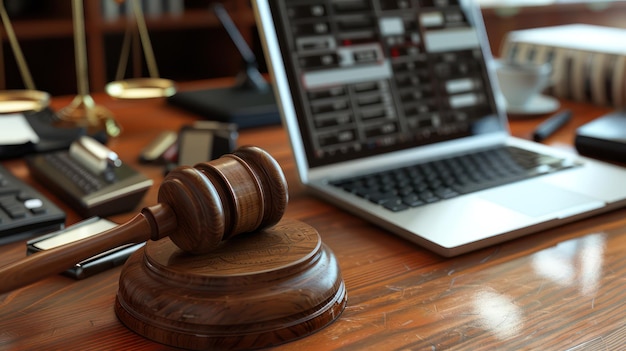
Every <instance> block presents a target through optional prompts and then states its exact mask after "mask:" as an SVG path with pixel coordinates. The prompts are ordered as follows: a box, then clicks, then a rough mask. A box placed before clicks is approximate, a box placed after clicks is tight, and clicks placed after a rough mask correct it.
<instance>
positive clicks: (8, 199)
mask: <svg viewBox="0 0 626 351" xmlns="http://www.w3.org/2000/svg"><path fill="white" fill-rule="evenodd" d="M64 224H65V212H63V210H61V209H60V208H58V207H57V206H56V205H55V204H54V203H52V202H51V201H50V200H48V199H47V198H46V197H45V196H43V195H42V194H41V193H39V192H38V191H37V190H35V189H33V188H32V187H31V186H29V185H28V184H26V183H25V182H24V181H22V180H21V179H19V178H17V177H15V176H14V175H13V174H11V172H9V171H8V170H7V169H6V168H5V167H3V166H2V165H0V244H3V243H6V242H10V241H12V240H11V239H15V240H17V238H20V239H21V238H26V237H29V236H33V235H37V234H43V233H47V232H51V231H54V230H59V229H61V228H63V227H64Z"/></svg>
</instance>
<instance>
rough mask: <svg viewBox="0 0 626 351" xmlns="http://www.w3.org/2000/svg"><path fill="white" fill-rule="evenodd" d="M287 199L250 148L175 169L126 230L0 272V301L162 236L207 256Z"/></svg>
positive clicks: (277, 172) (266, 219) (270, 217)
mask: <svg viewBox="0 0 626 351" xmlns="http://www.w3.org/2000/svg"><path fill="white" fill-rule="evenodd" d="M287 198H288V193H287V182H286V180H285V176H284V174H283V173H282V170H281V168H280V166H279V165H278V163H277V162H276V160H274V159H273V158H272V157H271V156H270V155H269V154H268V153H267V152H265V151H263V150H262V149H260V148H258V147H252V146H246V147H241V148H239V149H237V150H235V151H234V152H233V153H232V154H227V155H224V156H222V157H220V158H218V159H215V160H213V161H210V162H206V163H199V164H197V165H195V166H193V167H189V166H182V167H178V168H176V169H175V170H173V171H171V172H170V173H169V174H168V175H167V176H166V177H165V179H164V180H163V183H162V184H161V187H160V188H159V194H158V201H159V203H158V204H156V205H154V206H150V207H146V208H144V209H143V210H142V211H141V213H139V214H138V215H136V216H135V217H134V218H133V219H131V220H130V221H128V222H127V223H124V224H122V225H119V226H117V227H114V228H112V229H110V230H107V231H104V232H102V233H100V234H97V235H95V236H92V237H90V238H86V239H82V240H78V241H76V242H73V243H70V244H66V245H63V246H59V247H57V248H54V249H51V250H47V251H42V252H38V253H35V254H32V255H30V256H27V257H25V258H24V259H22V260H20V261H18V262H15V263H13V264H9V265H7V266H5V267H2V268H0V282H2V283H0V294H1V293H5V292H9V291H12V290H14V289H17V288H19V287H23V286H26V285H28V284H31V283H34V282H36V281H38V280H40V279H42V278H45V277H47V276H50V275H53V274H57V273H61V272H63V271H64V270H66V269H69V268H70V267H72V266H73V265H75V264H76V263H78V262H80V261H82V260H84V259H87V258H89V257H92V256H94V255H96V254H99V253H102V252H105V251H107V250H110V249H112V248H115V247H118V246H121V245H125V244H132V243H138V242H143V241H146V240H148V239H151V240H159V239H162V238H164V237H167V236H169V237H170V239H171V240H172V242H174V243H175V244H176V245H177V246H178V247H179V248H181V249H182V250H184V251H186V252H189V253H192V254H202V253H206V252H209V251H211V250H213V249H215V248H216V247H217V246H219V245H220V243H221V242H222V241H223V240H226V239H228V238H230V237H232V236H234V235H237V234H240V233H246V232H253V231H255V230H258V229H261V228H265V227H269V226H272V225H274V224H276V223H277V222H278V221H279V220H280V219H281V218H282V216H283V213H284V212H285V208H286V207H287Z"/></svg>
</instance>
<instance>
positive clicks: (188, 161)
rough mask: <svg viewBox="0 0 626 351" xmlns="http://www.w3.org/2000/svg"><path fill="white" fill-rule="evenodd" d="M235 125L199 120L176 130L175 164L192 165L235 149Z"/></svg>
mask: <svg viewBox="0 0 626 351" xmlns="http://www.w3.org/2000/svg"><path fill="white" fill-rule="evenodd" d="M237 135H238V133H237V127H236V126H235V125H234V124H226V123H216V122H211V121H199V122H196V123H194V124H193V125H187V126H183V127H182V128H181V129H180V131H179V132H178V143H177V145H178V155H177V162H176V163H177V164H178V165H180V166H182V165H187V166H193V165H195V164H196V163H199V162H206V161H210V160H213V159H216V158H218V157H220V156H222V155H224V154H226V153H230V152H232V151H233V150H235V147H236V143H237Z"/></svg>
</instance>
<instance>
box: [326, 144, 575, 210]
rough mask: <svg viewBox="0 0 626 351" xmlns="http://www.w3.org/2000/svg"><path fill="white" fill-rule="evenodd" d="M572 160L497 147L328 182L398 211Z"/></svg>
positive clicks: (567, 165) (555, 167) (563, 166)
mask: <svg viewBox="0 0 626 351" xmlns="http://www.w3.org/2000/svg"><path fill="white" fill-rule="evenodd" d="M575 166H577V164H573V163H571V162H567V161H565V160H564V159H561V158H556V157H553V156H549V155H543V154H538V153H534V152H531V151H528V150H524V149H520V148H516V147H499V148H494V149H488V150H484V151H480V152H476V153H471V154H465V155H461V156H457V157H452V158H448V159H444V160H438V161H433V162H427V163H422V164H417V165H412V166H408V167H402V168H399V169H393V170H389V171H383V172H379V173H376V174H371V175H367V176H359V177H353V178H349V179H344V180H341V181H335V182H332V183H331V184H333V185H335V186H337V187H339V188H342V189H343V190H345V191H348V192H351V193H353V194H356V195H358V196H361V197H363V198H366V199H368V200H370V201H371V202H374V203H376V204H379V205H381V206H383V207H385V208H387V209H388V210H391V211H394V212H396V211H402V210H405V209H408V208H411V207H417V206H421V205H424V204H427V203H432V202H436V201H440V200H443V199H449V198H452V197H455V196H458V195H461V194H467V193H471V192H475V191H479V190H484V189H488V188H491V187H494V186H498V185H503V184H509V183H512V182H515V181H519V180H523V179H528V178H530V177H535V176H539V175H542V174H547V173H552V172H556V171H559V170H563V169H567V168H571V167H575Z"/></svg>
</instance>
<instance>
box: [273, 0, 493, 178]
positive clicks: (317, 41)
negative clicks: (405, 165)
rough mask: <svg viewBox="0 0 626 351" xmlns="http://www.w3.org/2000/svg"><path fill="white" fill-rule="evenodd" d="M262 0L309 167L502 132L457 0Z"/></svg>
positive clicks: (469, 24) (467, 14) (473, 35)
mask: <svg viewBox="0 0 626 351" xmlns="http://www.w3.org/2000/svg"><path fill="white" fill-rule="evenodd" d="M266 1H267V2H268V4H269V8H270V9H271V12H272V16H273V22H274V26H275V27H276V31H277V37H278V42H279V45H280V52H281V54H282V60H283V62H284V65H285V72H286V75H287V79H288V80H289V87H290V89H291V95H292V97H293V100H294V101H293V104H294V108H295V112H296V114H297V116H298V123H299V127H300V130H301V131H302V138H303V141H302V142H303V146H304V149H305V152H306V155H307V158H308V161H309V166H311V167H316V166H323V165H328V164H333V163H335V162H339V161H343V160H353V159H356V158H362V157H367V156H372V155H377V154H381V153H387V152H391V151H395V150H401V149H406V148H411V147H415V146H419V145H425V144H431V143H435V142H439V141H445V140H450V139H454V138H461V137H466V136H471V135H476V134H480V133H487V132H493V131H496V130H497V131H501V130H503V128H504V127H503V125H502V123H500V120H499V118H498V116H497V112H496V107H495V102H494V97H493V94H492V89H491V86H490V82H489V79H488V78H487V74H486V67H485V62H484V57H483V55H484V52H483V50H484V47H485V46H484V45H483V46H482V48H481V43H482V41H483V37H482V36H481V34H480V33H481V32H480V31H481V30H482V28H479V29H477V28H476V27H475V25H474V23H475V22H476V21H474V20H473V17H472V16H474V15H475V13H474V9H469V10H468V9H467V8H466V7H465V6H462V4H461V3H463V1H461V3H460V2H459V1H458V0H419V1H418V0H266ZM478 23H482V22H480V21H478Z"/></svg>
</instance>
